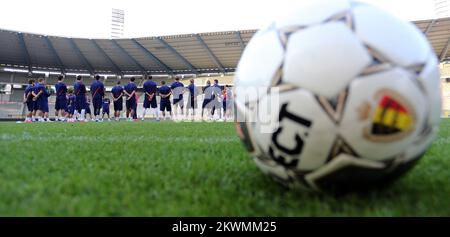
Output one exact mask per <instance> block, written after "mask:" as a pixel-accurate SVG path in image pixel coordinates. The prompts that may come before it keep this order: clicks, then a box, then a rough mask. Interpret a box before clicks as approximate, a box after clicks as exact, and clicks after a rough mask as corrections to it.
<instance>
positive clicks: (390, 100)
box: [364, 89, 416, 142]
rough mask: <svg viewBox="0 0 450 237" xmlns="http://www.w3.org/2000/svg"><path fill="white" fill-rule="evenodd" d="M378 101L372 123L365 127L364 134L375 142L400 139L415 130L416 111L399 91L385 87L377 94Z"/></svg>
mask: <svg viewBox="0 0 450 237" xmlns="http://www.w3.org/2000/svg"><path fill="white" fill-rule="evenodd" d="M375 98H376V100H377V101H378V103H377V105H376V107H375V109H374V111H373V115H372V117H371V119H372V124H371V126H369V127H366V128H365V129H364V136H365V137H366V138H367V139H368V140H371V141H374V142H393V141H399V140H401V139H403V138H405V137H406V136H408V135H409V134H411V132H412V131H413V130H414V125H415V122H416V116H415V111H413V109H412V108H413V107H412V106H411V105H410V103H409V102H408V101H407V100H406V99H405V98H404V97H403V96H401V95H400V94H399V93H397V92H395V91H392V90H388V89H384V90H381V91H379V92H378V93H377V94H376V95H375Z"/></svg>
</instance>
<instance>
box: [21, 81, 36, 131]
mask: <svg viewBox="0 0 450 237" xmlns="http://www.w3.org/2000/svg"><path fill="white" fill-rule="evenodd" d="M33 87H34V79H30V80H28V86H27V88H26V89H25V92H24V94H23V103H24V104H26V106H27V109H28V113H27V115H26V118H25V122H26V123H31V122H33V111H34V107H35V106H34V105H35V103H34V101H33V93H32V92H33Z"/></svg>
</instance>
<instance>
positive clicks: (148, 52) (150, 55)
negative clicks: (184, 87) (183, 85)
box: [131, 39, 173, 74]
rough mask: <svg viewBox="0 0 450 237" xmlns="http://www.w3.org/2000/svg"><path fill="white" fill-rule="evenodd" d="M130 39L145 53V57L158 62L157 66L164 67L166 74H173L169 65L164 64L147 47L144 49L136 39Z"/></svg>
mask: <svg viewBox="0 0 450 237" xmlns="http://www.w3.org/2000/svg"><path fill="white" fill-rule="evenodd" d="M131 41H132V42H133V43H134V44H135V45H136V47H138V48H139V49H140V50H141V51H143V52H144V53H145V55H147V57H148V58H150V60H152V61H153V62H155V63H156V64H158V66H160V67H161V68H164V70H165V71H166V72H167V74H173V72H172V69H171V68H170V67H169V66H167V65H166V64H164V63H163V62H162V61H161V60H159V58H157V57H156V56H155V55H153V54H152V53H151V52H150V51H149V50H148V49H146V48H145V47H144V46H143V45H142V44H140V43H139V42H138V41H137V40H135V39H131Z"/></svg>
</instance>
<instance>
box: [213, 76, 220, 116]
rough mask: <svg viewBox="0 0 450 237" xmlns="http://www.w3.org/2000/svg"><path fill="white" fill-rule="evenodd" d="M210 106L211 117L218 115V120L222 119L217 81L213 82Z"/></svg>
mask: <svg viewBox="0 0 450 237" xmlns="http://www.w3.org/2000/svg"><path fill="white" fill-rule="evenodd" d="M212 88H213V89H212V92H213V93H212V100H211V103H212V106H211V115H212V116H213V117H214V114H218V116H216V117H218V119H222V103H221V100H222V88H221V87H220V86H219V80H217V79H215V80H214V85H213V86H212Z"/></svg>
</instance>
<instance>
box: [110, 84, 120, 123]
mask: <svg viewBox="0 0 450 237" xmlns="http://www.w3.org/2000/svg"><path fill="white" fill-rule="evenodd" d="M111 94H112V97H113V105H114V118H115V119H116V121H119V119H120V112H122V110H123V87H122V86H121V85H120V81H117V85H115V86H114V87H113V88H112V90H111Z"/></svg>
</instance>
